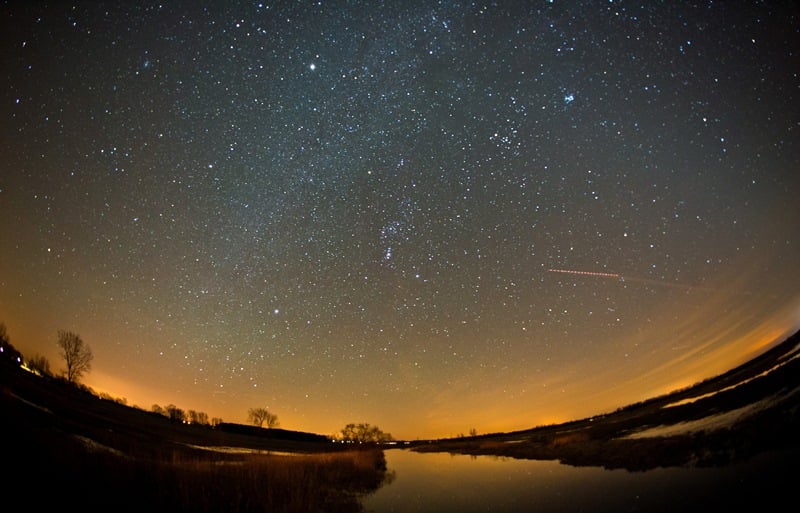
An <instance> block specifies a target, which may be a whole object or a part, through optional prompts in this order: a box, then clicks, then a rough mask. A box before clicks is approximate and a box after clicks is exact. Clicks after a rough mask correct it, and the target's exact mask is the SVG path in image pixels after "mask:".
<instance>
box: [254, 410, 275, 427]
mask: <svg viewBox="0 0 800 513" xmlns="http://www.w3.org/2000/svg"><path fill="white" fill-rule="evenodd" d="M247 422H250V423H251V424H253V425H255V426H258V427H264V423H266V424H267V427H268V428H274V427H278V416H277V415H275V414H274V413H270V412H269V410H267V409H266V408H250V409H249V410H247Z"/></svg>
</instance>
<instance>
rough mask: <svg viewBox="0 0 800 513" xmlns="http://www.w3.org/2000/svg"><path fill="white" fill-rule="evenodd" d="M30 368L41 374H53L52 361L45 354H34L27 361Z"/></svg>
mask: <svg viewBox="0 0 800 513" xmlns="http://www.w3.org/2000/svg"><path fill="white" fill-rule="evenodd" d="M25 365H27V366H28V368H29V369H30V370H31V371H33V372H35V373H36V374H38V375H40V376H52V374H51V373H50V362H49V361H48V360H47V358H45V357H44V356H40V355H38V354H36V355H33V356H32V357H31V358H29V359H28V361H26V362H25Z"/></svg>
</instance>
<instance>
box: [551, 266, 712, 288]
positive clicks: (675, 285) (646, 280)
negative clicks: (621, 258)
mask: <svg viewBox="0 0 800 513" xmlns="http://www.w3.org/2000/svg"><path fill="white" fill-rule="evenodd" d="M547 272H551V273H563V274H577V275H581V276H597V277H599V278H614V279H617V280H619V281H622V282H636V283H644V284H650V285H660V286H662V287H673V288H678V289H684V290H691V289H696V288H702V287H697V286H695V285H685V284H683V283H674V282H669V281H666V280H654V279H650V278H640V277H638V276H623V275H621V274H619V273H603V272H597V271H579V270H576V269H554V268H550V269H548V270H547Z"/></svg>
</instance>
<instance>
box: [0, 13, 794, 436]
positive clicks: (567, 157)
mask: <svg viewBox="0 0 800 513" xmlns="http://www.w3.org/2000/svg"><path fill="white" fill-rule="evenodd" d="M734 4H735V5H734ZM0 19H2V30H0V33H2V36H0V37H2V43H3V44H2V62H3V72H2V89H1V91H0V95H1V96H0V98H1V99H2V107H0V108H1V109H2V111H1V113H2V119H3V123H2V128H0V130H2V141H0V157H1V158H0V162H1V163H0V221H1V222H0V240H2V242H1V243H0V322H4V323H5V324H6V326H7V328H8V333H9V335H10V336H11V341H12V343H13V344H14V345H15V346H16V347H17V348H18V349H20V350H21V351H22V352H23V354H24V355H26V356H33V355H34V354H40V355H44V356H46V357H47V358H48V360H49V361H50V363H51V366H52V367H53V369H54V370H60V368H61V367H62V365H61V363H62V362H61V361H60V359H59V357H58V355H57V347H56V344H55V341H56V333H57V330H59V329H70V330H73V331H75V332H77V333H79V334H80V335H81V336H82V338H83V339H84V340H85V341H86V342H87V344H89V346H90V347H91V348H92V349H93V351H94V353H95V360H94V362H93V369H92V371H91V372H90V373H89V374H88V375H87V376H86V377H85V382H86V384H87V385H89V386H91V387H93V388H94V389H96V390H98V391H102V392H105V393H109V394H111V395H112V396H115V397H122V398H125V399H126V400H127V401H128V403H130V404H133V405H138V406H140V407H143V408H145V409H149V408H150V407H151V405H152V404H160V405H166V404H175V405H177V406H179V407H182V408H184V409H194V410H199V411H203V412H206V413H207V414H208V415H209V416H211V417H220V418H223V419H224V420H226V421H230V422H245V421H246V414H247V410H248V409H249V408H252V407H267V408H269V410H270V411H272V412H273V413H275V414H277V415H278V418H279V421H280V423H281V426H282V427H284V428H287V429H300V430H307V431H313V432H320V433H325V434H328V433H332V432H334V431H336V430H337V429H339V428H341V427H343V426H344V425H345V424H346V423H348V422H370V423H373V424H377V425H378V426H380V427H381V428H382V429H384V430H385V431H388V432H391V433H392V434H394V435H395V436H398V437H405V438H414V437H427V436H448V435H455V434H459V433H463V432H467V431H469V430H470V429H473V428H474V429H476V430H477V431H479V432H487V431H497V430H511V429H522V428H527V427H532V426H534V425H538V424H541V423H544V422H554V421H561V420H569V419H574V418H581V417H584V416H589V415H595V414H598V413H604V412H607V411H610V410H613V409H615V408H617V407H620V406H624V405H626V404H629V403H631V402H635V401H640V400H643V399H646V398H648V397H652V396H653V395H657V394H661V393H665V392H667V391H669V390H672V389H674V388H677V387H681V386H686V385H689V384H692V383H694V382H696V381H699V380H701V379H705V378H707V377H710V376H713V375H716V374H719V373H721V372H724V371H725V370H728V369H729V368H731V367H732V366H734V365H737V364H739V363H742V362H743V361H745V360H747V359H748V358H751V357H752V356H754V355H756V354H758V353H759V352H760V351H763V350H764V349H766V348H767V347H769V345H770V344H772V343H774V342H777V341H780V340H782V339H783V338H784V337H785V336H786V335H787V334H789V333H791V332H793V331H794V330H796V329H797V327H798V326H800V295H799V294H798V286H799V285H800V268H799V267H798V264H797V262H798V261H800V258H799V257H800V246H799V244H800V207H798V202H797V201H796V196H797V194H798V192H800V187H799V186H800V178H799V177H800V173H798V163H800V151H799V150H798V147H799V146H800V145H798V144H797V143H798V131H799V130H800V126H799V125H798V122H799V120H800V111H798V107H797V106H798V104H799V103H798V100H800V98H798V87H800V80H799V79H798V75H797V70H800V60H799V59H798V55H797V52H798V49H800V44H799V43H800V35H799V34H798V30H800V24H799V23H798V18H797V13H796V9H794V8H793V7H792V5H791V3H790V2H777V3H766V4H764V3H760V2H752V3H751V2H721V3H708V4H703V5H699V6H688V5H683V4H676V5H673V3H672V2H667V3H663V4H662V3H655V2H643V3H642V4H641V5H640V4H639V3H632V2H614V1H608V2H560V1H551V2H508V3H507V4H505V3H500V4H499V5H498V4H494V3H480V2H473V3H469V2H454V1H441V2H411V1H409V2H362V1H352V2H335V1H331V2H324V1H323V2H275V3H268V2H263V3H262V2H214V3H210V4H209V5H207V6H201V5H198V4H197V3H195V2H178V3H170V2H165V3H162V4H158V3H154V4H147V3H145V2H112V3H106V4H100V3H95V2H79V3H77V5H75V6H70V5H66V4H62V3H56V4H55V5H51V6H48V5H46V4H44V3H40V2H31V3H27V2H10V3H5V4H4V5H3V6H2V7H1V8H0ZM556 270H560V271H562V272H552V271H556ZM566 271H574V272H566Z"/></svg>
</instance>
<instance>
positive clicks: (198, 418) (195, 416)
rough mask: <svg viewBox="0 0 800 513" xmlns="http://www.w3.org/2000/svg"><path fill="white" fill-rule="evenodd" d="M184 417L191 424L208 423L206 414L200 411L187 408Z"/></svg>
mask: <svg viewBox="0 0 800 513" xmlns="http://www.w3.org/2000/svg"><path fill="white" fill-rule="evenodd" d="M186 418H187V419H188V420H189V422H190V423H192V424H200V425H207V424H208V415H206V414H205V413H203V412H201V411H194V410H189V411H187V412H186Z"/></svg>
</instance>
